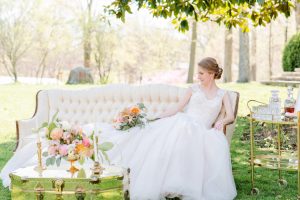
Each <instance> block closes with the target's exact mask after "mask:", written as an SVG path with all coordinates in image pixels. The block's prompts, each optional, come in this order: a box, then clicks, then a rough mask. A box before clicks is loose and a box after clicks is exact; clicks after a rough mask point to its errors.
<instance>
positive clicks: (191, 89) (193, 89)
mask: <svg viewBox="0 0 300 200" xmlns="http://www.w3.org/2000/svg"><path fill="white" fill-rule="evenodd" d="M198 89H199V85H198V84H197V83H194V84H192V85H191V86H190V87H189V90H190V91H192V92H195V91H197V90H198Z"/></svg>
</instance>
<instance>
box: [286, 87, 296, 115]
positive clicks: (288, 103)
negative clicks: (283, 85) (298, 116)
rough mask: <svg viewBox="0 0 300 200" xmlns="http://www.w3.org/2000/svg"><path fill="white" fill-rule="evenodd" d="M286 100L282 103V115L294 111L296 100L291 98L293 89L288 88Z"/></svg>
mask: <svg viewBox="0 0 300 200" xmlns="http://www.w3.org/2000/svg"><path fill="white" fill-rule="evenodd" d="M287 95H288V96H287V98H286V99H285V101H284V113H293V112H294V110H295V104H296V100H295V99H294V97H293V88H292V87H291V86H288V88H287Z"/></svg>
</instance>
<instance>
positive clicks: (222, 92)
mask: <svg viewBox="0 0 300 200" xmlns="http://www.w3.org/2000/svg"><path fill="white" fill-rule="evenodd" d="M218 92H219V96H220V97H222V98H223V97H224V96H226V94H227V93H228V92H227V90H226V89H222V88H219V89H218Z"/></svg>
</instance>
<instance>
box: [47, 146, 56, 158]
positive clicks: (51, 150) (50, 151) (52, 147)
mask: <svg viewBox="0 0 300 200" xmlns="http://www.w3.org/2000/svg"><path fill="white" fill-rule="evenodd" d="M48 153H49V154H50V155H51V156H55V155H56V153H57V146H49V148H48Z"/></svg>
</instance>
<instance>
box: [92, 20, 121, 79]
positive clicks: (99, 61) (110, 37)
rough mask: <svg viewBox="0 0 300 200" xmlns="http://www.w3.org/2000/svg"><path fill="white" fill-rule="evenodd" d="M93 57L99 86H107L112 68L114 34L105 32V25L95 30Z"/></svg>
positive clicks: (114, 45)
mask: <svg viewBox="0 0 300 200" xmlns="http://www.w3.org/2000/svg"><path fill="white" fill-rule="evenodd" d="M94 35H95V42H93V43H94V47H93V55H94V59H95V64H96V68H97V70H98V74H99V77H100V83H101V84H107V83H108V80H109V76H110V73H111V69H112V66H113V62H114V59H113V56H114V49H115V47H116V39H115V37H116V36H115V33H114V31H113V30H110V29H109V30H106V29H105V25H104V26H103V25H102V26H101V25H99V26H98V28H97V29H96V30H95V33H94Z"/></svg>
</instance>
